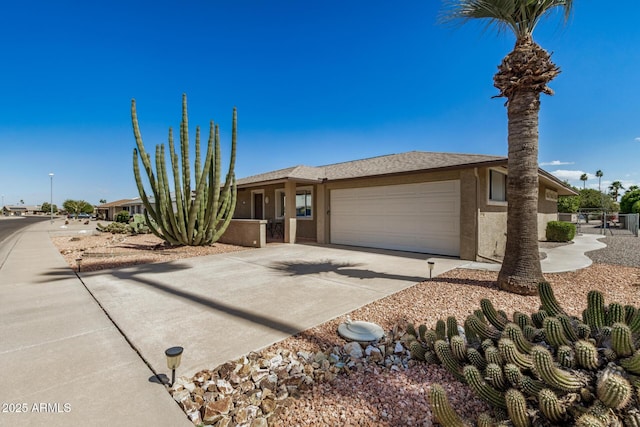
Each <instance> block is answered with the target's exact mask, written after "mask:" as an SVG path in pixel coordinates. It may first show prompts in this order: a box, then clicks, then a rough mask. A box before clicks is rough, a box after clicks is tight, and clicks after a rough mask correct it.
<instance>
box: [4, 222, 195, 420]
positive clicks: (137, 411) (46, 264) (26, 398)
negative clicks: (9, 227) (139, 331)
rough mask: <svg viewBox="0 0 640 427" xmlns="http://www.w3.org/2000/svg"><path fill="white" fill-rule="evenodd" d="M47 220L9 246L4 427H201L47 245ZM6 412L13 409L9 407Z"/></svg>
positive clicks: (7, 243)
mask: <svg viewBox="0 0 640 427" xmlns="http://www.w3.org/2000/svg"><path fill="white" fill-rule="evenodd" d="M50 227H51V225H50V223H49V222H48V221H45V222H43V223H39V224H37V225H34V226H31V227H29V228H27V229H26V231H23V232H21V233H18V234H16V235H14V236H13V237H10V238H9V239H8V240H6V241H5V242H3V247H4V248H7V247H9V248H12V249H11V251H10V252H9V253H8V255H7V258H6V260H5V262H4V264H3V265H2V268H1V269H0V319H2V321H1V322H0V372H2V375H1V378H2V385H1V386H0V402H1V404H2V405H3V406H2V408H0V425H3V426H48V427H55V426H80V425H90V426H133V425H136V426H147V425H157V426H185V427H187V426H193V424H192V423H190V422H189V421H188V419H187V418H186V417H185V415H184V413H183V412H182V410H181V409H180V408H179V407H178V405H177V404H176V403H175V402H174V401H173V399H172V398H171V397H170V396H169V394H168V393H167V392H166V391H165V389H164V387H163V386H162V385H160V384H157V383H153V382H150V378H155V377H153V373H152V371H151V370H150V369H149V367H148V366H147V365H145V363H144V362H143V361H142V360H141V359H140V357H139V356H138V355H137V354H136V352H135V351H134V350H133V349H132V348H131V347H130V346H129V344H127V342H126V341H125V339H124V338H123V337H122V335H121V334H120V332H119V331H118V330H117V329H116V327H115V326H114V325H113V324H112V323H111V321H109V319H108V318H107V316H106V315H105V314H104V312H103V311H102V310H101V309H100V307H99V306H98V304H97V303H96V302H95V301H94V300H93V298H92V297H91V295H90V294H89V293H88V292H87V291H86V289H85V288H84V287H83V286H82V284H81V283H80V281H79V280H78V278H77V277H76V275H75V274H74V273H73V272H72V271H71V269H69V267H68V265H67V264H66V262H65V261H64V259H63V258H62V256H61V255H60V254H59V253H58V251H57V249H56V248H55V247H54V245H53V243H52V242H51V239H50V238H49V228H50ZM5 405H6V406H5Z"/></svg>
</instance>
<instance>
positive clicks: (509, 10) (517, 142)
mask: <svg viewBox="0 0 640 427" xmlns="http://www.w3.org/2000/svg"><path fill="white" fill-rule="evenodd" d="M572 5H573V1H572V0H546V1H531V0H511V1H505V0H448V1H446V2H445V9H444V14H443V18H444V19H445V20H452V19H455V20H461V21H462V22H467V21H471V20H477V19H482V20H486V21H488V25H489V26H494V27H496V28H497V29H498V30H499V31H507V30H511V31H513V33H514V35H515V37H516V43H515V47H514V49H513V51H512V52H510V53H509V54H508V55H507V56H506V57H505V58H504V59H503V60H502V64H501V65H500V66H499V67H498V72H497V73H496V75H495V76H494V78H493V82H494V86H495V87H496V88H497V89H498V90H499V91H500V93H499V95H497V96H499V97H504V98H506V99H507V102H506V106H507V117H508V135H509V136H508V145H509V156H508V160H507V169H508V171H509V179H508V182H507V197H508V199H509V206H508V209H507V245H506V250H505V257H504V260H503V262H502V268H501V269H500V274H499V275H498V286H499V287H500V289H503V290H506V291H509V292H514V293H517V294H522V295H533V294H536V293H537V289H538V288H537V287H538V283H539V282H541V281H542V280H544V277H543V276H542V269H541V267H540V254H539V251H538V113H539V111H540V94H541V93H545V94H547V95H552V94H553V91H552V90H551V88H549V87H548V86H547V85H548V83H549V82H551V80H553V79H554V78H555V77H556V76H557V75H558V74H559V73H560V70H559V68H558V67H557V66H556V65H555V64H554V63H553V62H552V61H551V56H550V55H549V54H548V53H547V52H546V51H545V50H544V49H542V48H541V47H540V46H539V45H538V44H537V43H535V42H534V41H533V31H534V30H535V28H536V26H537V24H538V23H539V22H540V20H541V19H542V18H543V17H545V16H547V15H549V14H550V13H551V12H552V11H554V10H557V9H558V8H560V9H562V11H563V12H564V18H565V22H566V20H567V19H568V18H569V16H570V14H571V9H572Z"/></svg>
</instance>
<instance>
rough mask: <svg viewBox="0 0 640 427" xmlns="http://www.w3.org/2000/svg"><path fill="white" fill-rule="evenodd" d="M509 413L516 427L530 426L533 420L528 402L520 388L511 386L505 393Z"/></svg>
mask: <svg viewBox="0 0 640 427" xmlns="http://www.w3.org/2000/svg"><path fill="white" fill-rule="evenodd" d="M504 397H505V401H506V404H507V413H508V414H509V419H511V422H512V423H513V425H514V426H515V427H529V426H530V425H531V422H530V421H529V416H528V415H527V402H526V400H525V398H524V396H523V395H522V393H520V392H519V391H518V390H516V389H514V388H510V389H509V390H507V392H506V393H505V396H504Z"/></svg>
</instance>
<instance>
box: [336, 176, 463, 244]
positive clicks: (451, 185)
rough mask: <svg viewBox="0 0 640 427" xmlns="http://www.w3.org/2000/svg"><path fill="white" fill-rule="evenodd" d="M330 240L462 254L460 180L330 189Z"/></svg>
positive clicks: (339, 242) (337, 242)
mask: <svg viewBox="0 0 640 427" xmlns="http://www.w3.org/2000/svg"><path fill="white" fill-rule="evenodd" d="M331 243H335V244H342V245H353V246H365V247H372V248H383V249H395V250H401V251H411V252H423V253H432V254H442V255H452V256H459V255H460V181H459V180H454V181H439V182H429V183H418V184H403V185H389V186H380V187H366V188H349V189H340V190H331Z"/></svg>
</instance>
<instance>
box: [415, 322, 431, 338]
mask: <svg viewBox="0 0 640 427" xmlns="http://www.w3.org/2000/svg"><path fill="white" fill-rule="evenodd" d="M414 331H415V329H414ZM426 333H427V325H425V324H424V323H423V324H421V325H420V326H418V335H416V336H417V337H418V338H419V339H421V340H422V341H425V342H426V341H427V337H426V335H425V334H426ZM433 342H436V341H435V340H433Z"/></svg>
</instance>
